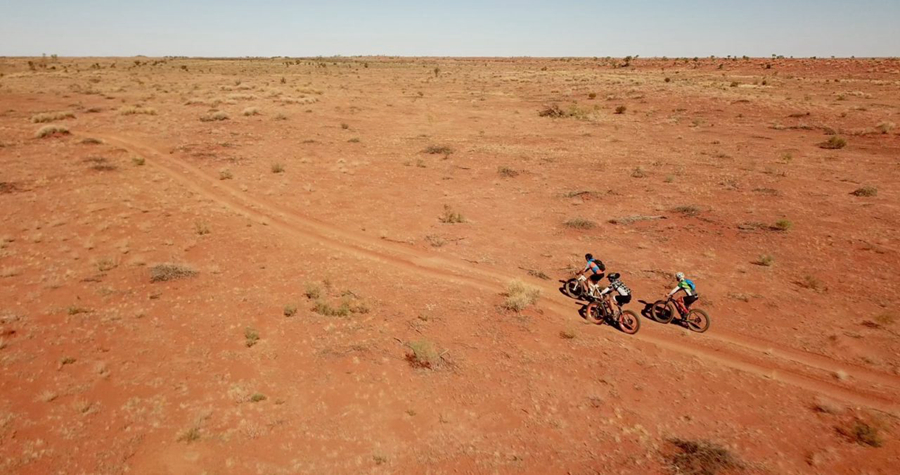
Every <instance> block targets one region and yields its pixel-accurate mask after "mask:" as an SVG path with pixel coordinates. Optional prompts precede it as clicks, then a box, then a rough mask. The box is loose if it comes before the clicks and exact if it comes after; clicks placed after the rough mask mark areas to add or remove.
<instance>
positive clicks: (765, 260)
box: [753, 254, 775, 267]
mask: <svg viewBox="0 0 900 475" xmlns="http://www.w3.org/2000/svg"><path fill="white" fill-rule="evenodd" d="M753 263H754V264H756V265H758V266H763V267H772V264H774V263H775V258H774V257H772V256H771V255H769V254H762V255H760V256H759V258H758V259H757V260H756V261H754V262H753Z"/></svg>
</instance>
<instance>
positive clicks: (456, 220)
mask: <svg viewBox="0 0 900 475" xmlns="http://www.w3.org/2000/svg"><path fill="white" fill-rule="evenodd" d="M439 219H440V221H441V222H442V223H444V224H460V223H465V222H466V218H465V217H464V216H463V215H462V214H461V213H459V212H457V211H453V208H451V207H450V205H444V214H442V215H441V216H440V218H439Z"/></svg>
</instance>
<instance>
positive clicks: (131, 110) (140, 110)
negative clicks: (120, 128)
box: [119, 106, 156, 115]
mask: <svg viewBox="0 0 900 475" xmlns="http://www.w3.org/2000/svg"><path fill="white" fill-rule="evenodd" d="M119 114H121V115H156V109H154V108H152V107H138V106H128V107H123V108H121V109H119Z"/></svg>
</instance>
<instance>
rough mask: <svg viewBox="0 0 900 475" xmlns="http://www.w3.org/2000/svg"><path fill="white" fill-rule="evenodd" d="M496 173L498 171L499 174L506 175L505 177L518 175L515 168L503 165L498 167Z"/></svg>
mask: <svg viewBox="0 0 900 475" xmlns="http://www.w3.org/2000/svg"><path fill="white" fill-rule="evenodd" d="M497 173H499V174H500V176H502V177H506V178H514V177H517V176H519V172H517V171H516V170H513V169H512V168H509V167H505V166H501V167H498V168H497Z"/></svg>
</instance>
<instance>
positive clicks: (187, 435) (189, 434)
mask: <svg viewBox="0 0 900 475" xmlns="http://www.w3.org/2000/svg"><path fill="white" fill-rule="evenodd" d="M198 440H200V428H199V427H191V428H190V429H188V430H186V431H184V432H182V433H181V435H179V436H178V439H176V441H177V442H187V443H191V442H196V441H198Z"/></svg>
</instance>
